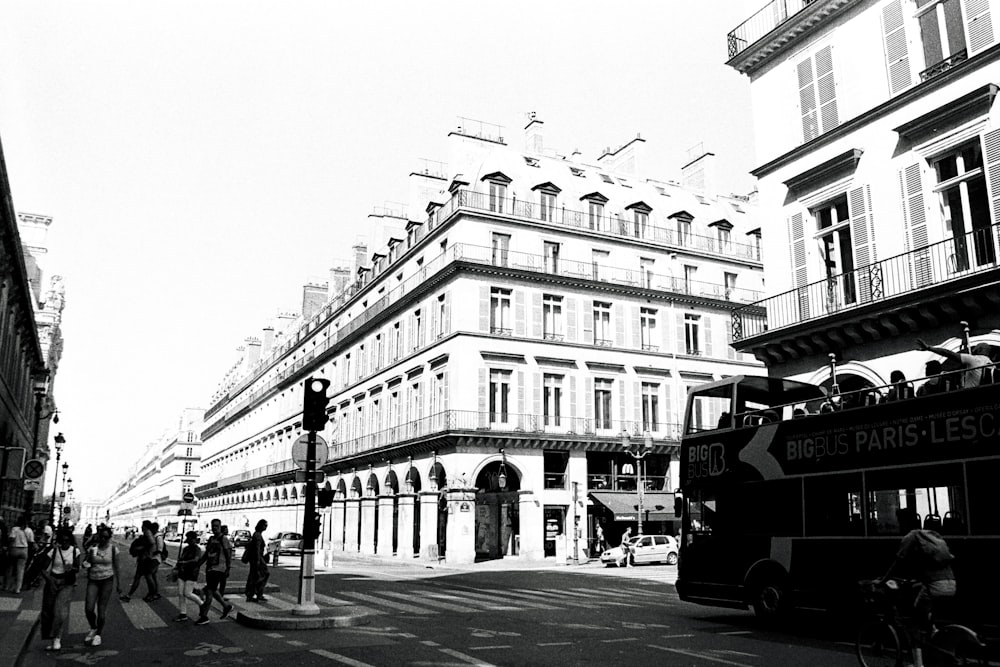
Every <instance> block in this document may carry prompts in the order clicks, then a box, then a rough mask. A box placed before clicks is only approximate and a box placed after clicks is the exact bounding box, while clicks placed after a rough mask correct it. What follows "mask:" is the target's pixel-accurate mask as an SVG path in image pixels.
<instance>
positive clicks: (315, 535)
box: [306, 512, 323, 541]
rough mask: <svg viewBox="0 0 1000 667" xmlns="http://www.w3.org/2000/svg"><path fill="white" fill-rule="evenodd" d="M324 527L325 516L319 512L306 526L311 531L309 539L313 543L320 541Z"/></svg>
mask: <svg viewBox="0 0 1000 667" xmlns="http://www.w3.org/2000/svg"><path fill="white" fill-rule="evenodd" d="M322 526H323V515H322V514H320V513H319V512H316V513H315V514H313V518H312V521H310V522H309V523H308V525H307V526H306V528H307V529H308V530H309V537H310V538H311V539H312V540H313V541H316V540H318V539H319V536H320V533H321V531H322Z"/></svg>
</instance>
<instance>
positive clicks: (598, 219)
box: [587, 200, 604, 229]
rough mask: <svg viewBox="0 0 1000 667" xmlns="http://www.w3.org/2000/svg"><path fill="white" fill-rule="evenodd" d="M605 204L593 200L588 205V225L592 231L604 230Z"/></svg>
mask: <svg viewBox="0 0 1000 667" xmlns="http://www.w3.org/2000/svg"><path fill="white" fill-rule="evenodd" d="M603 221H604V204H602V203H601V202H599V201H593V200H591V201H590V202H589V203H588V205H587V224H588V226H589V227H590V228H591V229H603V228H604V222H603Z"/></svg>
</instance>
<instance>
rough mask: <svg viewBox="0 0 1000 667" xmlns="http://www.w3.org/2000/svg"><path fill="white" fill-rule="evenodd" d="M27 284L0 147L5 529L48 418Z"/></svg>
mask: <svg viewBox="0 0 1000 667" xmlns="http://www.w3.org/2000/svg"><path fill="white" fill-rule="evenodd" d="M30 280H31V275H30V274H29V271H28V267H27V265H26V263H25V249H24V247H23V246H22V244H21V238H20V234H19V233H18V224H17V217H16V216H15V213H14V203H13V198H12V196H11V191H10V182H9V180H8V179H7V166H6V163H5V161H4V158H3V149H2V147H0V376H2V378H3V381H2V382H0V518H2V519H3V520H4V521H5V522H6V523H7V525H11V524H12V523H13V522H14V521H15V520H16V519H17V517H19V516H21V515H22V514H24V513H25V512H26V511H27V512H29V513H30V508H31V507H32V505H33V503H34V499H35V495H36V491H35V490H31V489H29V490H26V489H25V486H26V485H25V479H24V468H23V463H24V461H25V460H26V459H29V458H32V457H34V456H37V455H38V454H39V443H40V442H41V441H42V440H45V441H47V439H48V438H47V433H48V418H49V417H50V416H51V415H52V414H53V409H52V403H51V399H50V395H49V393H48V391H47V387H48V385H47V382H46V377H47V375H48V372H47V369H46V367H45V355H44V354H43V352H42V346H41V341H40V340H39V335H38V330H37V328H36V323H35V309H36V302H37V299H36V296H35V293H34V292H33V290H32V286H31V283H30ZM38 484H39V485H40V484H41V480H40V479H39V480H38ZM28 485H29V486H30V485H31V482H29V484H28ZM40 491H41V489H40V487H39V489H38V495H39V496H40V495H41V494H40Z"/></svg>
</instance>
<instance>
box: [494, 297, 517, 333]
mask: <svg viewBox="0 0 1000 667" xmlns="http://www.w3.org/2000/svg"><path fill="white" fill-rule="evenodd" d="M510 295H511V290H509V289H504V288H502V287H494V288H492V289H490V333H494V334H501V335H504V336H509V335H511V333H512V328H511V321H510Z"/></svg>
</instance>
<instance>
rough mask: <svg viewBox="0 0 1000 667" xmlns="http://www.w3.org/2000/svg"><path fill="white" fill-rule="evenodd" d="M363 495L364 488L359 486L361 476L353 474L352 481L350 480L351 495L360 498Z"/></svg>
mask: <svg viewBox="0 0 1000 667" xmlns="http://www.w3.org/2000/svg"><path fill="white" fill-rule="evenodd" d="M363 495H364V489H363V488H362V487H361V478H360V477H357V476H355V477H354V481H353V482H351V497H352V498H360V497H361V496H363Z"/></svg>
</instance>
